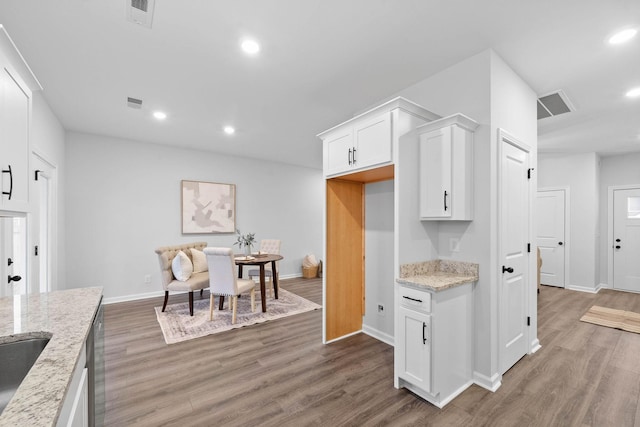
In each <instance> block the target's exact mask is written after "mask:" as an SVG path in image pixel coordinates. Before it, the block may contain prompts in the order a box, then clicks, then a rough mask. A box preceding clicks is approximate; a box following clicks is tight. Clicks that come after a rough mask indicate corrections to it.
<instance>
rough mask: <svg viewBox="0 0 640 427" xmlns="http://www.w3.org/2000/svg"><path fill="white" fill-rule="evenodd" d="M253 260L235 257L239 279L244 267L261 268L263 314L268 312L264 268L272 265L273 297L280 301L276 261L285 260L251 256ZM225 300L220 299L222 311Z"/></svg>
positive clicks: (267, 256)
mask: <svg viewBox="0 0 640 427" xmlns="http://www.w3.org/2000/svg"><path fill="white" fill-rule="evenodd" d="M250 258H251V259H247V258H246V257H245V256H241V255H238V256H236V257H235V262H236V265H237V266H238V277H239V278H240V279H242V267H244V266H245V265H257V266H259V267H260V297H261V298H262V312H263V313H266V311H267V297H266V285H265V277H264V266H265V265H266V264H267V263H269V262H270V263H271V280H273V295H274V297H275V299H278V275H277V274H276V271H277V270H276V261H280V260H281V259H283V257H282V255H275V254H264V255H257V256H255V255H254V256H251V257H250ZM223 303H224V298H220V309H221V310H222V304H223Z"/></svg>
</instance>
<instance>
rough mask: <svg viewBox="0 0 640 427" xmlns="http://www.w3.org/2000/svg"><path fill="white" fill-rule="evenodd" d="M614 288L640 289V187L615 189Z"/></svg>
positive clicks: (636, 290)
mask: <svg viewBox="0 0 640 427" xmlns="http://www.w3.org/2000/svg"><path fill="white" fill-rule="evenodd" d="M613 239H614V241H613V245H612V246H613V287H614V288H615V289H620V290H625V291H633V292H640V188H635V189H627V190H614V192H613Z"/></svg>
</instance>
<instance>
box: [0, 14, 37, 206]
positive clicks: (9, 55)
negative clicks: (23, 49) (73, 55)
mask: <svg viewBox="0 0 640 427" xmlns="http://www.w3.org/2000/svg"><path fill="white" fill-rule="evenodd" d="M39 88H40V85H39V83H38V82H37V80H36V78H35V77H34V76H33V74H32V73H31V70H30V69H29V67H28V66H27V64H26V63H25V62H24V60H23V59H22V56H21V55H20V53H19V52H18V51H17V50H16V48H15V45H14V44H13V42H12V41H11V39H10V38H9V36H8V34H7V33H6V31H5V30H4V28H3V27H2V26H1V25H0V169H1V170H2V173H1V174H0V188H1V189H2V191H1V194H0V210H5V211H16V212H27V211H28V210H29V155H30V148H29V125H30V115H31V94H32V91H33V90H34V89H39Z"/></svg>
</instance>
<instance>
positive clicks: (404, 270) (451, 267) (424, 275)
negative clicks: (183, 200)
mask: <svg viewBox="0 0 640 427" xmlns="http://www.w3.org/2000/svg"><path fill="white" fill-rule="evenodd" d="M477 280H478V264H474V263H471V262H463V261H451V260H444V259H437V260H433V261H425V262H417V263H413V264H403V265H401V266H400V278H398V279H396V282H397V283H399V284H401V285H408V286H411V287H415V288H419V289H426V290H430V291H435V292H438V291H442V290H445V289H449V288H453V287H455V286H459V285H463V284H465V283H470V282H475V281H477Z"/></svg>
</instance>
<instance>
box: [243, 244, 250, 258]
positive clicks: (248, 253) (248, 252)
mask: <svg viewBox="0 0 640 427" xmlns="http://www.w3.org/2000/svg"><path fill="white" fill-rule="evenodd" d="M244 254H245V255H246V256H249V255H251V246H249V245H244Z"/></svg>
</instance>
